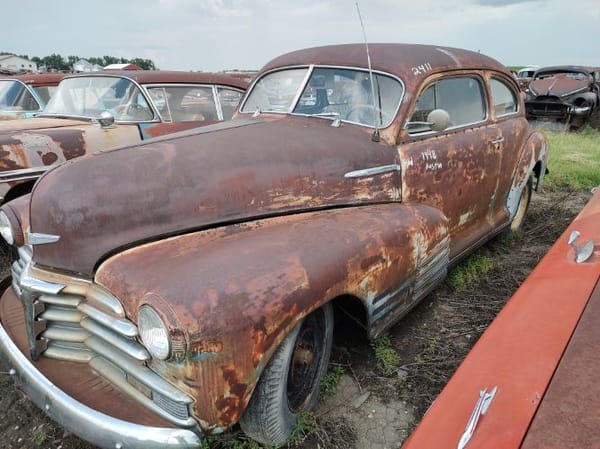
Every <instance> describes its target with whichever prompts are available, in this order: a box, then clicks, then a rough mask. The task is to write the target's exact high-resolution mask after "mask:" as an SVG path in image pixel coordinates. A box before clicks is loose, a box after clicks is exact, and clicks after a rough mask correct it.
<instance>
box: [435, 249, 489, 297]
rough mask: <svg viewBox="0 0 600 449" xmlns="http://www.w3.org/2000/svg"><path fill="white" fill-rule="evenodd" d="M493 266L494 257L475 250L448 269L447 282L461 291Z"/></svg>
mask: <svg viewBox="0 0 600 449" xmlns="http://www.w3.org/2000/svg"><path fill="white" fill-rule="evenodd" d="M494 267H495V262H494V259H493V258H492V257H490V256H486V255H484V254H481V253H480V252H476V253H473V254H471V255H470V256H469V257H467V258H466V259H465V260H464V261H462V262H461V263H460V264H459V265H457V266H455V267H454V268H452V269H451V270H450V273H449V274H448V280H447V282H448V284H449V285H450V287H452V288H453V289H454V290H455V291H457V292H462V291H464V290H466V289H467V288H469V287H470V286H471V285H472V284H473V283H475V282H476V281H478V280H479V278H480V277H481V276H483V275H484V274H486V273H487V272H489V271H490V270H491V269H493V268H494Z"/></svg>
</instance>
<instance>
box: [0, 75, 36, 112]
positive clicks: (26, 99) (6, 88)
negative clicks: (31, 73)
mask: <svg viewBox="0 0 600 449" xmlns="http://www.w3.org/2000/svg"><path fill="white" fill-rule="evenodd" d="M39 108H40V105H39V104H38V102H37V100H36V99H35V98H34V96H33V95H32V94H31V92H30V91H29V89H27V86H25V84H23V83H21V82H20V81H16V80H0V110H5V111H6V110H14V111H37V110H38V109H39Z"/></svg>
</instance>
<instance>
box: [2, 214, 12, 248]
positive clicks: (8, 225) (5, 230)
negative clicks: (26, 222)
mask: <svg viewBox="0 0 600 449" xmlns="http://www.w3.org/2000/svg"><path fill="white" fill-rule="evenodd" d="M0 235H1V236H2V238H3V239H4V240H5V241H6V243H8V244H9V245H14V243H15V230H14V226H13V223H12V222H11V220H10V218H9V217H8V215H7V214H6V212H5V211H4V210H0Z"/></svg>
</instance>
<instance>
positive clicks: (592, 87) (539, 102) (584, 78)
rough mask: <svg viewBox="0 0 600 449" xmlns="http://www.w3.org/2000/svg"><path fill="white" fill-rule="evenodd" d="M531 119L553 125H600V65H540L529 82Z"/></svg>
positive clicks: (572, 127)
mask: <svg viewBox="0 0 600 449" xmlns="http://www.w3.org/2000/svg"><path fill="white" fill-rule="evenodd" d="M526 93H527V97H526V99H525V110H526V113H527V119H528V120H530V121H532V122H537V123H539V124H541V125H545V126H547V127H549V128H551V129H561V130H562V129H564V130H578V129H581V128H582V127H584V126H585V125H586V124H589V125H590V126H592V127H594V128H598V129H600V67H595V68H594V67H583V66H553V67H544V68H541V69H538V70H537V71H536V72H535V73H534V75H533V78H532V79H531V81H530V82H529V85H528V86H527V90H526Z"/></svg>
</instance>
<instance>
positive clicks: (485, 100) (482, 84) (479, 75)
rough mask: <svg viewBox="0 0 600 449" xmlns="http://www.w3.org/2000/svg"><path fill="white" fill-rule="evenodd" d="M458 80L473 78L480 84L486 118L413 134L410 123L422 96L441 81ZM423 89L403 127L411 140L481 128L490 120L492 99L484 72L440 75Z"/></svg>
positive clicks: (424, 84)
mask: <svg viewBox="0 0 600 449" xmlns="http://www.w3.org/2000/svg"><path fill="white" fill-rule="evenodd" d="M457 78H472V79H474V80H476V81H477V83H479V88H480V93H481V98H482V100H483V112H484V116H483V118H482V119H481V120H477V121H474V122H469V123H461V124H459V125H452V126H449V127H448V128H446V129H443V130H441V131H434V130H425V131H420V132H415V131H413V132H411V130H410V128H409V126H408V123H410V122H411V120H410V119H411V118H412V116H413V115H414V114H415V112H416V111H415V108H416V106H417V103H418V102H419V99H420V98H421V96H422V95H423V94H424V93H425V92H426V91H427V90H428V89H429V88H430V87H431V86H433V85H435V84H437V83H439V82H441V81H445V80H449V79H457ZM421 86H422V88H421V89H420V90H419V93H418V95H416V96H415V101H414V103H413V104H412V106H411V108H410V109H409V110H408V113H407V115H406V120H405V121H404V125H403V126H402V130H403V131H405V132H406V134H407V135H408V137H409V138H421V137H424V136H431V135H440V134H443V133H446V132H453V131H456V130H460V129H463V128H469V127H475V126H481V125H482V124H483V123H486V122H487V121H489V120H490V98H489V95H490V94H489V92H488V83H487V80H486V79H485V76H484V75H483V72H480V71H477V72H459V73H455V72H454V73H448V72H445V73H438V74H436V75H435V78H433V79H432V78H429V79H426V80H425V81H424V82H423V83H422V84H421ZM450 118H452V117H450Z"/></svg>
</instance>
